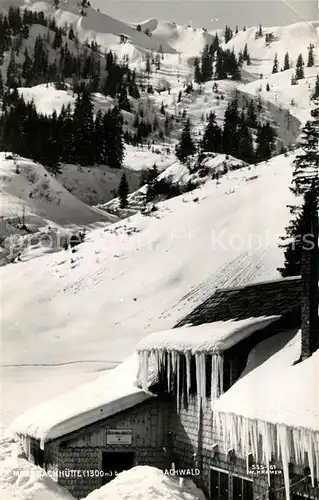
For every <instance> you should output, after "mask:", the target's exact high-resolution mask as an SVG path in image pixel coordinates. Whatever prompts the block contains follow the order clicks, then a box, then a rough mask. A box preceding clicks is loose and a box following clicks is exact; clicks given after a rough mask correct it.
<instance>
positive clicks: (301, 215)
mask: <svg viewBox="0 0 319 500" xmlns="http://www.w3.org/2000/svg"><path fill="white" fill-rule="evenodd" d="M290 209H291V212H292V214H293V215H294V218H293V219H292V220H291V221H290V223H289V225H288V226H287V227H286V235H285V236H284V237H282V238H281V240H282V241H284V242H285V243H283V244H281V245H280V247H281V248H284V249H285V250H284V266H283V267H280V268H278V271H279V272H280V274H281V276H282V277H283V278H286V277H288V276H300V274H301V258H302V245H303V243H306V244H308V243H307V241H305V242H303V241H302V238H303V237H304V235H308V230H309V226H310V225H311V218H312V214H314V215H315V216H317V213H318V212H317V203H316V199H315V194H314V192H313V191H309V192H307V193H306V194H305V195H304V198H303V204H302V206H301V207H299V208H298V209H297V208H296V207H290Z"/></svg>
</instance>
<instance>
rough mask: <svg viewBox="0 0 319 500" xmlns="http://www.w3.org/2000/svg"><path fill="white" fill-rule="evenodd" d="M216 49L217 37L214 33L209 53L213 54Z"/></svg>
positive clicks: (217, 44) (217, 45) (217, 47)
mask: <svg viewBox="0 0 319 500" xmlns="http://www.w3.org/2000/svg"><path fill="white" fill-rule="evenodd" d="M218 49H219V38H218V35H217V33H216V35H215V37H214V40H213V43H212V45H211V54H212V55H214V54H215V52H216V50H218Z"/></svg>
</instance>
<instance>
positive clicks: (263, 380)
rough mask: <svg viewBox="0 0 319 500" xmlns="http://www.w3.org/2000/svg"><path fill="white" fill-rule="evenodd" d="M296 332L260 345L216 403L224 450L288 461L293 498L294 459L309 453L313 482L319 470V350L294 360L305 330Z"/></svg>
mask: <svg viewBox="0 0 319 500" xmlns="http://www.w3.org/2000/svg"><path fill="white" fill-rule="evenodd" d="M291 335H292V334H291V333H290V334H288V335H285V336H283V335H276V336H275V337H274V338H271V339H268V340H266V341H264V342H262V343H261V344H259V345H258V346H257V347H256V348H255V349H254V350H253V351H252V352H251V353H250V356H249V358H248V362H247V366H246V369H245V371H244V373H243V374H242V376H241V377H240V379H239V380H238V381H237V382H236V383H235V384H234V385H233V386H232V387H231V388H230V389H229V390H228V391H227V392H226V393H225V394H223V395H222V396H221V397H220V398H219V399H218V400H216V401H215V402H214V405H213V419H214V425H216V426H217V429H218V430H219V431H220V432H221V434H222V435H223V443H224V451H225V450H229V449H231V448H232V449H234V450H235V452H236V453H238V454H239V455H241V456H247V455H248V454H249V453H252V454H253V456H254V459H255V461H256V462H258V461H261V462H262V463H265V464H269V462H270V461H271V456H272V455H274V456H275V457H277V458H278V459H279V460H281V461H282V463H283V470H284V478H285V487H286V498H287V500H289V499H290V487H289V473H288V463H289V462H290V460H291V459H294V460H295V461H296V462H297V464H299V463H300V464H302V463H304V457H305V453H307V455H308V459H309V467H310V471H311V479H312V484H313V483H314V477H315V476H316V477H318V475H319V405H318V384H319V372H318V365H319V351H317V352H315V353H314V354H313V355H312V356H311V357H310V358H308V359H306V360H305V361H303V362H301V363H297V364H294V363H295V362H296V361H297V360H298V359H299V358H300V349H301V333H300V332H298V333H297V334H296V335H295V336H293V338H292V339H291ZM289 338H290V339H291V340H289ZM285 341H286V345H284V342H285ZM278 346H280V347H279V348H278ZM268 356H269V359H268ZM259 438H261V439H262V447H261V448H259V446H258V440H259Z"/></svg>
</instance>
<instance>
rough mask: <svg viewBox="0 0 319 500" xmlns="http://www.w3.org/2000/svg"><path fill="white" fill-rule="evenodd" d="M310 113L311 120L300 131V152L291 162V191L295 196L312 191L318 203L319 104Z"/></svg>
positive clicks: (316, 102)
mask: <svg viewBox="0 0 319 500" xmlns="http://www.w3.org/2000/svg"><path fill="white" fill-rule="evenodd" d="M315 104H316V107H315V108H314V109H313V110H312V111H311V119H310V120H308V121H307V122H306V124H305V126H304V127H303V129H302V134H301V138H300V140H299V146H300V152H298V154H297V156H296V158H295V160H294V162H293V167H294V170H293V180H292V191H293V193H294V194H295V195H297V196H300V195H302V196H303V195H305V194H306V193H307V192H308V191H310V190H314V191H315V193H316V196H317V200H318V202H319V148H318V144H319V104H318V100H316V101H315Z"/></svg>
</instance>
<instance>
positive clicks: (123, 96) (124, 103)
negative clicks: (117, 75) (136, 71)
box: [118, 84, 131, 111]
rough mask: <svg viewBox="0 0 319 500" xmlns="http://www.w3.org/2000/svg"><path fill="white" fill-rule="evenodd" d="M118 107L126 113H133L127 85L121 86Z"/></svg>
mask: <svg viewBox="0 0 319 500" xmlns="http://www.w3.org/2000/svg"><path fill="white" fill-rule="evenodd" d="M118 105H119V108H120V109H123V110H124V111H131V104H130V101H129V99H128V97H127V88H126V86H125V85H123V84H122V85H121V87H120V91H119V97H118Z"/></svg>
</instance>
